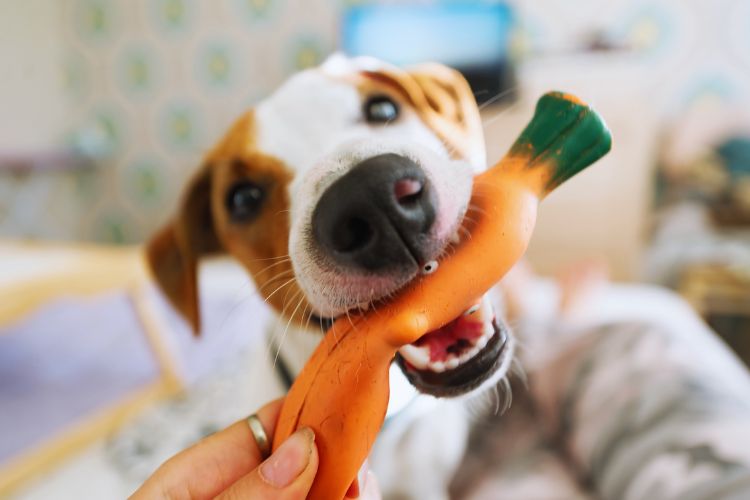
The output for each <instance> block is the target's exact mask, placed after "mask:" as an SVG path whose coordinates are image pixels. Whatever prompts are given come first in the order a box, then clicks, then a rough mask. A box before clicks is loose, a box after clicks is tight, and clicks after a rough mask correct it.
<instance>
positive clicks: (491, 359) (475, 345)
mask: <svg viewBox="0 0 750 500" xmlns="http://www.w3.org/2000/svg"><path fill="white" fill-rule="evenodd" d="M510 343H511V342H510V336H509V334H508V330H507V328H506V327H505V325H504V324H503V323H502V322H501V321H500V320H499V319H498V318H497V316H496V315H495V312H494V310H493V307H492V305H491V303H490V300H489V297H488V296H487V295H485V296H484V297H483V298H482V299H481V300H480V301H479V302H477V303H476V304H475V305H474V306H472V307H470V308H469V309H468V310H467V311H466V312H464V313H463V314H462V315H461V316H459V317H457V318H456V319H454V320H453V321H451V322H450V323H448V324H446V325H445V326H443V327H441V328H439V329H437V330H434V331H432V332H429V333H427V334H425V335H423V336H422V337H421V338H420V339H419V340H417V341H416V342H414V343H412V344H409V345H406V346H404V347H402V348H401V349H399V350H398V353H397V354H396V362H397V363H398V365H399V366H400V367H401V369H402V371H403V372H404V374H405V375H406V378H407V379H409V382H411V383H412V385H414V387H416V388H417V389H418V390H419V391H420V392H423V393H427V394H431V395H433V396H438V397H446V396H459V395H461V394H465V393H467V392H469V391H472V390H474V389H476V388H477V387H479V386H480V385H482V384H483V383H484V382H485V381H487V380H489V379H491V378H492V377H493V375H495V374H496V373H497V372H498V370H500V369H501V368H503V367H504V366H507V362H508V361H509V358H510V356H511V355H512V353H511V352H510V351H511V350H512V349H511V346H510Z"/></svg>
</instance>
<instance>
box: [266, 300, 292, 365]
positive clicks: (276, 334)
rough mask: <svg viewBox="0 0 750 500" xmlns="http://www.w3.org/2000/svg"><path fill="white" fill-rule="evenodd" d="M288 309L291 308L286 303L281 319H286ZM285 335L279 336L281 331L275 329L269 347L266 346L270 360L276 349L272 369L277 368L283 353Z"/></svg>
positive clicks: (280, 314) (280, 315)
mask: <svg viewBox="0 0 750 500" xmlns="http://www.w3.org/2000/svg"><path fill="white" fill-rule="evenodd" d="M287 307H289V302H286V301H284V302H283V304H282V306H281V312H280V313H279V318H284V317H285V314H286V310H287ZM283 336H284V335H283V334H279V331H278V329H277V328H274V329H273V330H272V332H271V338H270V339H269V342H268V345H267V346H266V356H267V357H268V358H270V357H271V351H272V350H273V348H274V347H275V348H276V354H275V356H274V360H273V364H272V368H275V367H276V363H277V361H278V357H279V353H280V352H281V341H280V339H281V340H283Z"/></svg>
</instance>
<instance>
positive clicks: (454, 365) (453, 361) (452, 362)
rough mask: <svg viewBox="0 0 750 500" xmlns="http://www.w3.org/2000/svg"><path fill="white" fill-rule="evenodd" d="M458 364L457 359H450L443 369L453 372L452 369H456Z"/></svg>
mask: <svg viewBox="0 0 750 500" xmlns="http://www.w3.org/2000/svg"><path fill="white" fill-rule="evenodd" d="M459 363H460V362H459V361H458V358H451V359H449V360H448V361H446V362H445V367H446V368H447V369H448V370H453V369H454V368H458V364H459Z"/></svg>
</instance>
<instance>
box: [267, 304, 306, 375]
mask: <svg viewBox="0 0 750 500" xmlns="http://www.w3.org/2000/svg"><path fill="white" fill-rule="evenodd" d="M301 293H302V290H299V291H298V292H297V293H296V294H295V295H294V298H293V299H292V301H294V300H296V299H297V297H299V296H300V294H301ZM304 301H305V299H304V297H300V299H299V300H298V301H297V307H295V308H294V311H292V314H290V315H289V321H287V322H286V328H284V333H283V334H282V335H281V339H280V340H279V342H278V345H277V347H276V355H275V356H274V358H273V366H274V368H275V367H276V363H277V362H278V361H279V355H280V354H281V347H282V345H284V340H286V334H287V332H289V327H290V326H291V324H292V320H294V316H295V315H296V314H297V311H298V310H299V307H300V306H301V305H302V303H303V302H304Z"/></svg>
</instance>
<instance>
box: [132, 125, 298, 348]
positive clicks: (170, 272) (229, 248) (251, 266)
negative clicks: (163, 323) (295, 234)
mask: <svg viewBox="0 0 750 500" xmlns="http://www.w3.org/2000/svg"><path fill="white" fill-rule="evenodd" d="M253 138H254V124H253V114H252V113H251V112H249V113H246V114H245V115H244V116H243V117H242V118H240V119H239V120H238V121H237V122H236V123H235V124H234V125H233V126H232V128H231V129H230V131H229V133H227V135H226V136H225V137H224V138H223V139H222V141H221V142H220V143H219V144H218V145H217V146H216V147H215V148H214V149H213V150H212V151H211V152H210V153H209V154H208V155H207V157H206V159H205V161H204V165H203V166H202V167H201V168H200V169H199V171H198V172H197V173H196V174H195V176H194V177H193V179H192V180H191V181H190V182H189V184H188V187H187V189H186V191H185V194H184V195H183V198H182V201H181V203H180V208H179V210H178V212H177V215H176V217H174V218H173V219H172V220H171V221H170V222H169V223H168V224H167V225H166V226H165V227H164V228H163V229H162V230H161V231H159V232H158V233H157V234H156V236H154V238H153V239H152V240H151V241H150V242H149V243H148V245H147V247H146V255H147V260H148V263H149V265H150V267H151V269H152V272H153V275H154V278H155V279H156V282H157V283H158V284H159V286H160V287H161V288H162V290H163V291H164V293H165V295H166V296H167V297H168V298H169V300H170V302H171V303H172V305H173V306H174V307H175V308H176V309H177V310H178V311H180V313H182V314H183V316H184V317H185V318H186V319H187V320H188V322H189V323H190V326H191V327H192V328H193V330H194V332H196V333H197V332H198V331H199V330H200V325H201V321H200V311H199V307H198V279H197V270H198V263H199V260H200V259H201V258H202V257H205V256H209V255H211V254H218V253H223V252H228V253H230V254H232V255H233V256H234V257H235V258H237V259H238V260H239V262H240V263H241V264H242V265H243V266H244V267H245V268H246V269H247V270H248V271H249V272H250V274H251V275H252V277H253V279H254V280H255V283H256V285H257V287H258V290H259V292H260V293H261V294H262V295H264V297H265V296H268V295H270V297H268V302H269V303H270V304H271V305H273V306H274V307H275V308H276V309H277V310H279V311H281V310H282V308H283V305H284V302H285V299H288V298H290V297H295V296H297V295H301V294H298V293H297V292H298V288H297V284H296V282H295V281H294V280H293V279H292V278H293V271H292V267H291V261H290V260H289V258H288V257H287V253H288V240H289V218H288V217H289V213H288V207H289V200H288V189H287V187H288V184H289V182H291V180H292V173H291V172H290V171H289V170H288V169H287V168H286V167H285V166H284V165H283V164H282V163H281V162H280V161H279V160H277V159H275V158H272V157H270V156H267V155H264V154H263V153H261V152H259V151H257V150H256V149H255V145H254V140H253ZM247 183H252V185H254V186H257V187H258V188H259V189H260V190H262V193H263V198H262V202H261V204H260V206H259V208H258V211H257V213H255V214H253V215H252V217H251V218H248V219H247V220H244V219H243V220H241V221H238V220H233V219H232V216H231V214H230V212H229V211H228V209H227V202H228V199H227V197H228V196H231V193H232V192H233V189H234V188H235V186H240V185H245V184H247ZM297 316H298V317H301V316H302V314H301V312H300V313H299V314H298V315H297Z"/></svg>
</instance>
